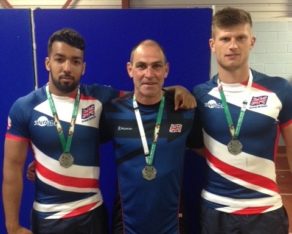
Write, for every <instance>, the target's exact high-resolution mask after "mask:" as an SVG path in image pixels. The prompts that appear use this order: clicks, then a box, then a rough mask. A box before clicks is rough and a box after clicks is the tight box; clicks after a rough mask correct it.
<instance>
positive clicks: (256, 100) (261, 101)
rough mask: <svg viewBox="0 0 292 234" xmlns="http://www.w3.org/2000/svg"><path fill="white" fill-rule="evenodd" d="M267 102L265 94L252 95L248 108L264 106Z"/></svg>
mask: <svg viewBox="0 0 292 234" xmlns="http://www.w3.org/2000/svg"><path fill="white" fill-rule="evenodd" d="M267 102H268V96H267V95H263V96H258V97H252V99H251V101H250V109H253V108H261V107H266V106H267Z"/></svg>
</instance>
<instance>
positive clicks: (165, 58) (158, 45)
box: [130, 39, 167, 63]
mask: <svg viewBox="0 0 292 234" xmlns="http://www.w3.org/2000/svg"><path fill="white" fill-rule="evenodd" d="M140 45H155V46H157V47H158V48H159V49H160V50H161V52H162V55H163V58H164V62H165V63H167V57H166V54H165V51H164V49H163V47H162V46H161V45H160V44H159V43H158V42H157V41H155V40H153V39H145V40H143V41H141V42H139V43H138V44H137V45H136V46H134V47H133V48H132V50H131V56H130V62H131V63H132V61H133V57H134V53H135V51H136V49H137V48H138V47H139V46H140Z"/></svg>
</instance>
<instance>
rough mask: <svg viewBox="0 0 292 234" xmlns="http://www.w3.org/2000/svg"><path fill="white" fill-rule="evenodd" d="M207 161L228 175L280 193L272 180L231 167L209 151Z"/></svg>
mask: <svg viewBox="0 0 292 234" xmlns="http://www.w3.org/2000/svg"><path fill="white" fill-rule="evenodd" d="M207 159H208V161H209V162H210V163H211V164H213V165H214V166H215V167H216V168H218V169H219V170H221V171H223V172H224V173H225V174H227V175H230V176H233V177H235V178H238V179H240V180H243V181H246V182H248V183H251V184H254V185H257V186H260V187H262V188H265V189H269V190H272V191H274V192H277V193H279V189H278V186H277V184H276V183H275V182H274V181H273V180H271V179H268V178H266V177H264V176H261V175H257V174H255V173H252V172H248V171H244V170H242V169H240V168H237V167H234V166H231V165H229V164H227V163H225V162H223V161H221V160H219V159H218V158H216V157H214V156H213V155H212V154H211V153H210V152H209V151H207Z"/></svg>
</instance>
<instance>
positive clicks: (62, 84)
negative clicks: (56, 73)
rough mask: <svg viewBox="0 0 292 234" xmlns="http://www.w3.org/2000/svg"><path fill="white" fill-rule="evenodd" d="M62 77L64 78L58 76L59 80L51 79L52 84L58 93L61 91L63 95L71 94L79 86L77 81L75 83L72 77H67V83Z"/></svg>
mask: <svg viewBox="0 0 292 234" xmlns="http://www.w3.org/2000/svg"><path fill="white" fill-rule="evenodd" d="M62 77H64V76H60V77H59V79H56V78H54V77H52V82H53V84H54V86H55V87H56V88H57V89H58V90H59V91H61V92H63V93H71V92H72V91H74V90H75V89H76V88H77V87H78V86H79V80H78V81H76V80H75V79H74V77H69V78H70V80H68V81H66V80H65V81H64V80H62ZM66 77H68V76H66Z"/></svg>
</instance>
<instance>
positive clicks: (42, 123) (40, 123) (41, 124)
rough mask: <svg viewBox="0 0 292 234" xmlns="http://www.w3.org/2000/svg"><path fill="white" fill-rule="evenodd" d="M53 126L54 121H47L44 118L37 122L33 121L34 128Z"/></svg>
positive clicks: (41, 117)
mask: <svg viewBox="0 0 292 234" xmlns="http://www.w3.org/2000/svg"><path fill="white" fill-rule="evenodd" d="M54 125H55V124H54V121H53V120H49V119H48V118H47V117H46V116H40V117H39V118H38V119H37V120H35V121H34V126H39V127H51V126H54Z"/></svg>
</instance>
